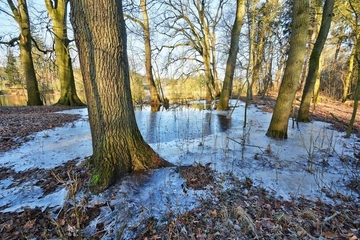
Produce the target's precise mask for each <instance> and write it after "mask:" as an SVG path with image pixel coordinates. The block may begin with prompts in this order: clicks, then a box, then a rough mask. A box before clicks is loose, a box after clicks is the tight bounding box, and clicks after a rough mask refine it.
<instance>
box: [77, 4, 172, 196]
mask: <svg viewBox="0 0 360 240" xmlns="http://www.w3.org/2000/svg"><path fill="white" fill-rule="evenodd" d="M70 4H71V11H72V13H71V22H72V24H73V28H74V34H75V41H76V45H77V48H78V50H79V59H80V65H81V70H82V74H83V80H84V87H85V92H86V98H87V102H88V110H89V121H90V129H91V135H92V146H93V155H92V157H91V159H90V164H91V167H92V177H91V181H90V184H91V188H92V190H93V191H95V192H100V191H102V190H104V189H106V188H108V187H109V186H110V185H111V184H113V183H115V181H117V180H118V179H119V178H121V177H122V176H124V174H126V173H129V172H132V171H138V170H145V169H149V168H157V167H165V166H170V164H169V163H168V162H166V161H165V160H163V159H162V158H161V157H160V156H159V155H158V154H156V153H155V152H154V150H153V149H151V147H150V146H149V145H148V144H147V143H146V142H145V141H144V139H143V137H142V136H141V133H140V131H139V129H138V126H137V124H136V120H135V113H134V110H133V103H132V98H131V91H130V77H129V64H128V57H127V52H126V49H127V44H126V30H125V22H124V18H123V9H122V1H121V0H70Z"/></svg>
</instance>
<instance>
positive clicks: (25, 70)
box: [2, 0, 43, 106]
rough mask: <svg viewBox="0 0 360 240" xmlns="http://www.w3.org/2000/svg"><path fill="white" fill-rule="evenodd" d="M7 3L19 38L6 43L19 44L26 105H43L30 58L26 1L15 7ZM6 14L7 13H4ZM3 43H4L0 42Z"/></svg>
mask: <svg viewBox="0 0 360 240" xmlns="http://www.w3.org/2000/svg"><path fill="white" fill-rule="evenodd" d="M7 3H8V5H9V7H10V9H11V12H12V17H13V18H14V19H15V21H16V22H17V24H18V25H19V30H20V36H19V37H17V38H14V39H12V40H10V41H9V42H6V44H8V45H10V46H14V45H15V43H16V42H17V41H18V42H19V47H20V62H21V70H22V71H21V73H22V75H23V76H24V78H25V82H26V91H27V97H28V100H27V105H28V106H36V105H43V102H42V100H41V98H40V91H39V87H38V82H37V79H36V74H35V68H34V64H33V58H32V53H31V49H32V43H31V26H30V20H29V12H28V7H27V2H26V0H18V1H17V6H16V5H15V4H14V2H13V1H12V0H7ZM5 13H6V14H9V15H10V13H7V12H5ZM2 43H4V42H2Z"/></svg>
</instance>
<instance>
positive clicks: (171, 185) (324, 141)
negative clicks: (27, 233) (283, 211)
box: [0, 102, 360, 238]
mask: <svg viewBox="0 0 360 240" xmlns="http://www.w3.org/2000/svg"><path fill="white" fill-rule="evenodd" d="M233 103H234V102H233ZM247 111H248V112H247V116H248V118H247V119H246V121H247V126H246V127H245V128H244V127H243V123H244V103H240V104H239V105H238V106H237V107H236V108H235V110H234V112H233V113H232V115H231V118H228V117H227V115H228V113H227V112H220V111H209V110H203V111H199V110H194V109H189V108H185V107H178V108H176V109H171V110H168V111H160V112H156V113H153V112H151V111H150V109H146V110H144V109H142V110H141V111H140V110H137V111H136V112H135V114H136V118H137V122H138V125H139V128H140V130H141V132H142V134H143V136H144V139H145V140H146V141H147V142H148V143H149V144H150V145H151V147H153V149H155V151H157V152H158V153H159V154H160V155H161V156H162V157H163V158H164V159H166V160H167V161H169V162H171V163H174V164H176V165H191V164H194V163H202V164H206V163H211V165H210V166H211V167H212V168H213V169H214V170H216V171H217V172H218V173H219V174H223V173H225V172H229V171H230V172H232V173H233V174H234V176H237V177H238V178H239V179H244V178H245V177H248V178H251V179H252V180H253V182H254V184H256V185H260V186H262V187H264V188H265V189H267V190H269V191H271V192H272V193H274V194H275V195H277V196H280V197H282V198H284V199H291V198H292V197H300V196H303V197H307V198H311V199H316V198H321V199H323V200H324V201H328V202H330V203H331V202H332V201H333V200H331V199H328V198H326V196H324V193H323V189H324V188H325V189H328V190H332V191H333V190H334V191H338V192H340V193H342V194H344V195H347V196H349V195H352V196H354V197H355V198H357V199H359V196H358V195H357V194H355V193H354V192H352V191H351V190H349V189H347V188H346V187H345V183H346V181H347V180H348V179H349V176H351V175H352V174H353V173H352V172H351V167H350V166H349V165H348V163H346V162H342V161H340V157H347V158H349V159H351V158H353V154H354V151H355V149H359V147H360V146H359V142H358V139H357V138H356V137H355V136H352V137H351V138H350V139H345V138H343V134H342V133H339V132H337V131H334V130H331V129H329V127H330V125H329V124H327V123H322V122H312V123H306V124H305V123H300V124H298V125H295V127H294V128H292V127H291V126H292V121H291V120H289V130H288V139H287V140H274V139H271V138H268V137H266V136H265V133H266V131H267V128H268V126H269V123H270V119H271V114H270V113H265V112H262V111H261V110H260V109H258V108H256V107H252V106H251V107H249V108H248V110H247ZM64 113H73V114H79V113H80V114H82V118H81V119H80V120H78V121H76V122H74V124H69V125H66V126H64V127H61V128H55V129H54V130H47V131H44V132H40V133H37V134H34V136H33V140H32V141H30V142H27V143H25V144H23V145H22V146H20V147H19V148H17V149H14V150H11V151H9V152H6V153H4V154H2V155H1V156H0V164H1V165H2V166H4V167H9V168H12V169H14V170H15V171H17V172H18V171H23V170H27V169H30V168H35V167H38V168H53V167H56V166H59V165H61V164H63V163H65V162H67V161H69V160H72V159H75V158H77V157H80V160H79V161H81V160H82V159H84V157H87V156H89V155H91V154H92V145H91V134H90V127H89V123H88V121H87V118H88V116H87V110H86V109H80V110H79V109H77V110H70V111H64ZM9 181H11V180H9V179H5V180H1V181H0V187H1V189H2V193H1V199H0V207H1V206H5V205H7V208H6V209H5V210H3V211H13V210H14V211H15V210H19V209H21V208H22V207H25V206H30V207H35V206H41V207H45V206H50V203H51V206H61V205H62V203H63V202H64V199H65V192H64V191H65V190H64V189H61V190H60V191H59V192H57V193H53V194H51V195H48V196H45V197H42V194H43V193H42V191H41V189H38V187H35V186H31V184H30V185H26V184H24V185H21V186H17V187H9V185H10V183H9ZM183 183H184V180H183V179H181V178H180V177H179V175H178V173H176V172H175V170H174V168H167V169H158V170H151V171H148V172H147V173H146V174H143V175H138V176H136V175H131V176H128V177H126V178H124V179H123V180H122V181H121V183H119V184H116V185H114V186H112V187H111V188H110V189H108V190H107V191H104V192H103V193H102V194H100V195H98V196H91V199H90V202H89V204H90V205H95V204H97V203H99V202H107V205H108V206H107V207H103V208H102V209H101V214H100V216H98V217H97V218H96V219H95V220H94V221H93V222H92V223H91V224H90V225H89V226H88V228H87V230H86V231H87V232H89V233H92V232H93V231H94V229H96V228H95V226H96V223H98V222H105V223H106V226H107V227H108V228H109V229H108V232H107V235H106V236H107V237H109V238H111V237H114V236H115V235H116V234H115V233H112V232H111V229H110V228H113V229H114V228H115V229H119V228H121V227H124V228H125V232H124V234H125V235H124V236H126V237H129V238H130V237H132V232H131V230H129V229H131V228H133V227H136V225H137V224H139V223H141V222H142V221H143V220H144V219H146V218H148V217H150V216H153V217H156V218H158V219H160V220H161V219H163V218H164V216H166V214H167V213H169V211H172V212H173V213H182V212H184V211H185V210H188V209H192V208H194V207H195V206H197V205H198V204H199V201H201V200H202V199H205V198H208V197H210V196H209V192H208V191H206V190H202V191H193V190H189V189H186V191H184V188H183ZM11 199H12V200H11ZM14 199H15V200H14ZM16 199H18V200H16ZM20 199H21V201H20ZM109 199H111V200H109ZM120 216H121V217H120ZM125 220H126V221H125ZM112 234H113V235H112Z"/></svg>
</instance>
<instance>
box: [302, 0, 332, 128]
mask: <svg viewBox="0 0 360 240" xmlns="http://www.w3.org/2000/svg"><path fill="white" fill-rule="evenodd" d="M334 3H335V0H326V1H325V5H324V10H323V14H322V20H321V27H320V31H319V35H318V37H317V38H316V42H315V44H314V48H313V50H312V52H311V55H310V62H309V72H308V75H307V78H306V82H305V87H304V91H303V96H302V99H301V104H300V108H299V113H298V117H297V121H298V122H309V121H310V117H309V114H310V105H311V99H312V97H313V96H314V86H315V82H316V76H317V74H318V71H319V60H320V55H321V52H322V50H323V48H324V44H325V41H326V38H327V35H328V33H329V29H330V25H331V19H332V15H333V13H332V12H333V8H334Z"/></svg>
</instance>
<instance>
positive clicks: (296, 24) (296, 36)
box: [266, 0, 309, 139]
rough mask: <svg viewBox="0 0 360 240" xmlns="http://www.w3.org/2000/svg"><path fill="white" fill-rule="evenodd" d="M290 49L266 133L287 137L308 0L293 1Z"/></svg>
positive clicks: (305, 32)
mask: <svg viewBox="0 0 360 240" xmlns="http://www.w3.org/2000/svg"><path fill="white" fill-rule="evenodd" d="M292 14H293V15H292V27H291V31H292V32H291V37H290V49H289V55H288V59H287V62H286V67H285V72H284V76H283V79H282V82H281V85H280V89H279V95H278V99H277V101H276V104H275V109H274V112H273V115H272V118H271V121H270V126H269V128H268V130H267V133H266V135H267V136H268V137H271V138H277V139H287V137H288V136H287V128H288V123H289V117H290V114H291V110H292V103H293V100H294V97H295V93H296V90H297V88H298V86H299V80H300V75H301V70H302V66H303V62H304V57H305V53H306V41H307V36H308V25H309V1H307V0H306V1H294V7H293V13H292Z"/></svg>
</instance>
